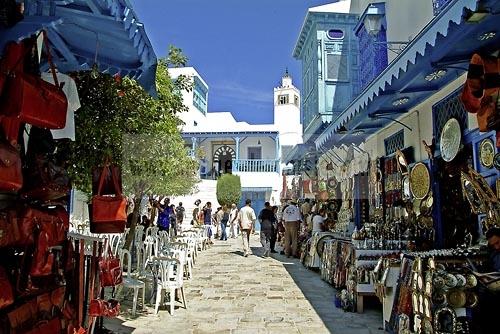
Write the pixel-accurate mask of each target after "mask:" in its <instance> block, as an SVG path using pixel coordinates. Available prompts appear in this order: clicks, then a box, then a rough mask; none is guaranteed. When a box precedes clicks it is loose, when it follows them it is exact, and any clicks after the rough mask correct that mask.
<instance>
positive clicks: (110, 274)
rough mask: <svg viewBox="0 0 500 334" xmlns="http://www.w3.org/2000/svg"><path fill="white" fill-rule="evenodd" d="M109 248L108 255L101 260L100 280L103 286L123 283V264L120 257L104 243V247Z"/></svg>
mask: <svg viewBox="0 0 500 334" xmlns="http://www.w3.org/2000/svg"><path fill="white" fill-rule="evenodd" d="M106 248H107V249H108V256H106V257H102V258H101V259H100V260H99V282H100V284H101V287H103V288H104V287H107V286H117V285H119V284H121V283H122V280H123V277H122V266H121V264H120V259H118V258H117V257H115V256H114V255H113V253H112V252H111V248H110V247H108V246H107V244H106V243H105V244H104V249H106Z"/></svg>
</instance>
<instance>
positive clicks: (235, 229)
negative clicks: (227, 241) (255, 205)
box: [229, 203, 240, 239]
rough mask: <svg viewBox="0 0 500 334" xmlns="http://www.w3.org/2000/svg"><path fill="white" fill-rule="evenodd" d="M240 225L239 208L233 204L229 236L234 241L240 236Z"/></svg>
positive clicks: (230, 214) (230, 213)
mask: <svg viewBox="0 0 500 334" xmlns="http://www.w3.org/2000/svg"><path fill="white" fill-rule="evenodd" d="M239 228H240V224H239V223H238V207H237V206H236V204H234V203H233V204H231V211H230V212H229V234H230V237H231V238H232V239H234V238H236V237H237V236H238V234H239Z"/></svg>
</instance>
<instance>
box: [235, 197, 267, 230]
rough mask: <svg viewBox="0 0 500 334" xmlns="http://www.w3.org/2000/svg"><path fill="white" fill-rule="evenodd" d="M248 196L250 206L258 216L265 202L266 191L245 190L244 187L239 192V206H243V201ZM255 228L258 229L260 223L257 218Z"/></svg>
mask: <svg viewBox="0 0 500 334" xmlns="http://www.w3.org/2000/svg"><path fill="white" fill-rule="evenodd" d="M247 198H249V199H250V200H252V208H253V209H254V211H255V215H256V216H257V217H258V216H259V213H260V211H261V210H262V209H263V208H264V203H265V202H266V192H265V191H245V190H244V189H243V190H242V192H241V200H240V204H239V207H240V208H241V207H243V206H244V205H245V201H246V200H247ZM255 230H256V231H260V223H259V220H258V219H257V221H256V222H255Z"/></svg>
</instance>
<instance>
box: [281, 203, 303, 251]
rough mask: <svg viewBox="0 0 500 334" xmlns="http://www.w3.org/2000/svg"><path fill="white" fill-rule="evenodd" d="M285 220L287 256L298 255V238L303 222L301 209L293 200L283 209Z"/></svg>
mask: <svg viewBox="0 0 500 334" xmlns="http://www.w3.org/2000/svg"><path fill="white" fill-rule="evenodd" d="M282 218H283V221H284V225H285V255H286V256H287V257H290V256H294V257H298V253H297V246H298V244H297V238H298V234H299V227H300V222H301V217H300V210H299V208H298V207H297V203H296V202H295V201H292V202H291V203H290V205H288V206H287V207H286V208H285V209H284V210H283V217H282Z"/></svg>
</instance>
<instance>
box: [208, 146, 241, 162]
mask: <svg viewBox="0 0 500 334" xmlns="http://www.w3.org/2000/svg"><path fill="white" fill-rule="evenodd" d="M226 153H229V154H231V159H233V160H236V152H235V151H234V149H233V148H232V147H230V146H227V145H224V146H221V147H219V148H218V149H217V150H215V152H214V159H213V161H220V156H221V155H222V156H224V155H226Z"/></svg>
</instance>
